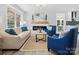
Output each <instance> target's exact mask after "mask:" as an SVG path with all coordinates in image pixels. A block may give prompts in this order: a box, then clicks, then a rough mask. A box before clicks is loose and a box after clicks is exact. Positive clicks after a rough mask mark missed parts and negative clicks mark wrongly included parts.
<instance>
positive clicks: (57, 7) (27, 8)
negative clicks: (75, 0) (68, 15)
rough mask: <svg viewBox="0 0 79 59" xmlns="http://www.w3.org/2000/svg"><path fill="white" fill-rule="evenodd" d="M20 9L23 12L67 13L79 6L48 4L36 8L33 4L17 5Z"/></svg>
mask: <svg viewBox="0 0 79 59" xmlns="http://www.w3.org/2000/svg"><path fill="white" fill-rule="evenodd" d="M18 6H20V8H22V9H23V10H24V11H26V12H28V11H35V12H36V11H42V10H44V11H67V10H70V9H77V10H78V9H79V4H48V5H46V6H45V5H44V6H43V7H40V6H37V5H35V4H18Z"/></svg>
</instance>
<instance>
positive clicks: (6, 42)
mask: <svg viewBox="0 0 79 59" xmlns="http://www.w3.org/2000/svg"><path fill="white" fill-rule="evenodd" d="M15 31H16V33H17V34H18V35H10V34H8V33H6V32H5V31H4V30H0V35H1V36H2V39H1V40H0V41H1V42H2V45H1V47H0V49H20V48H21V47H22V46H23V44H24V43H25V42H26V41H27V40H28V38H29V37H30V36H31V31H30V30H29V31H24V32H22V31H21V28H15Z"/></svg>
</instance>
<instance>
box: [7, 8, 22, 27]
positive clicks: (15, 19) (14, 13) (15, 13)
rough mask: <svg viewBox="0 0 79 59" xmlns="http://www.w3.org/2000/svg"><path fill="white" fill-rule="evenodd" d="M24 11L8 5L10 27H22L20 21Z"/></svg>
mask: <svg viewBox="0 0 79 59" xmlns="http://www.w3.org/2000/svg"><path fill="white" fill-rule="evenodd" d="M21 16H22V12H20V11H19V10H17V9H15V8H13V7H8V8H7V24H8V25H7V27H8V28H15V27H20V21H21V19H22V18H21Z"/></svg>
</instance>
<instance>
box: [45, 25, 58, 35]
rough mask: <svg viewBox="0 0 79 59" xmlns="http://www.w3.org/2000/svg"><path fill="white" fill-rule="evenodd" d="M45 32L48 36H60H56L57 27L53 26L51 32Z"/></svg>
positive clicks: (46, 30)
mask: <svg viewBox="0 0 79 59" xmlns="http://www.w3.org/2000/svg"><path fill="white" fill-rule="evenodd" d="M43 30H44V31H45V32H47V35H49V36H53V35H57V36H59V34H56V26H52V29H51V30H48V29H47V28H45V29H43Z"/></svg>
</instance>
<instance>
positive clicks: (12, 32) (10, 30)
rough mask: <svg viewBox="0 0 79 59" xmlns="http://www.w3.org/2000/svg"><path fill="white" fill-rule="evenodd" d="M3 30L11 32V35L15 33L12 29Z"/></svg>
mask: <svg viewBox="0 0 79 59" xmlns="http://www.w3.org/2000/svg"><path fill="white" fill-rule="evenodd" d="M5 32H7V33H8V34H11V35H17V34H16V32H15V31H14V29H5Z"/></svg>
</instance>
